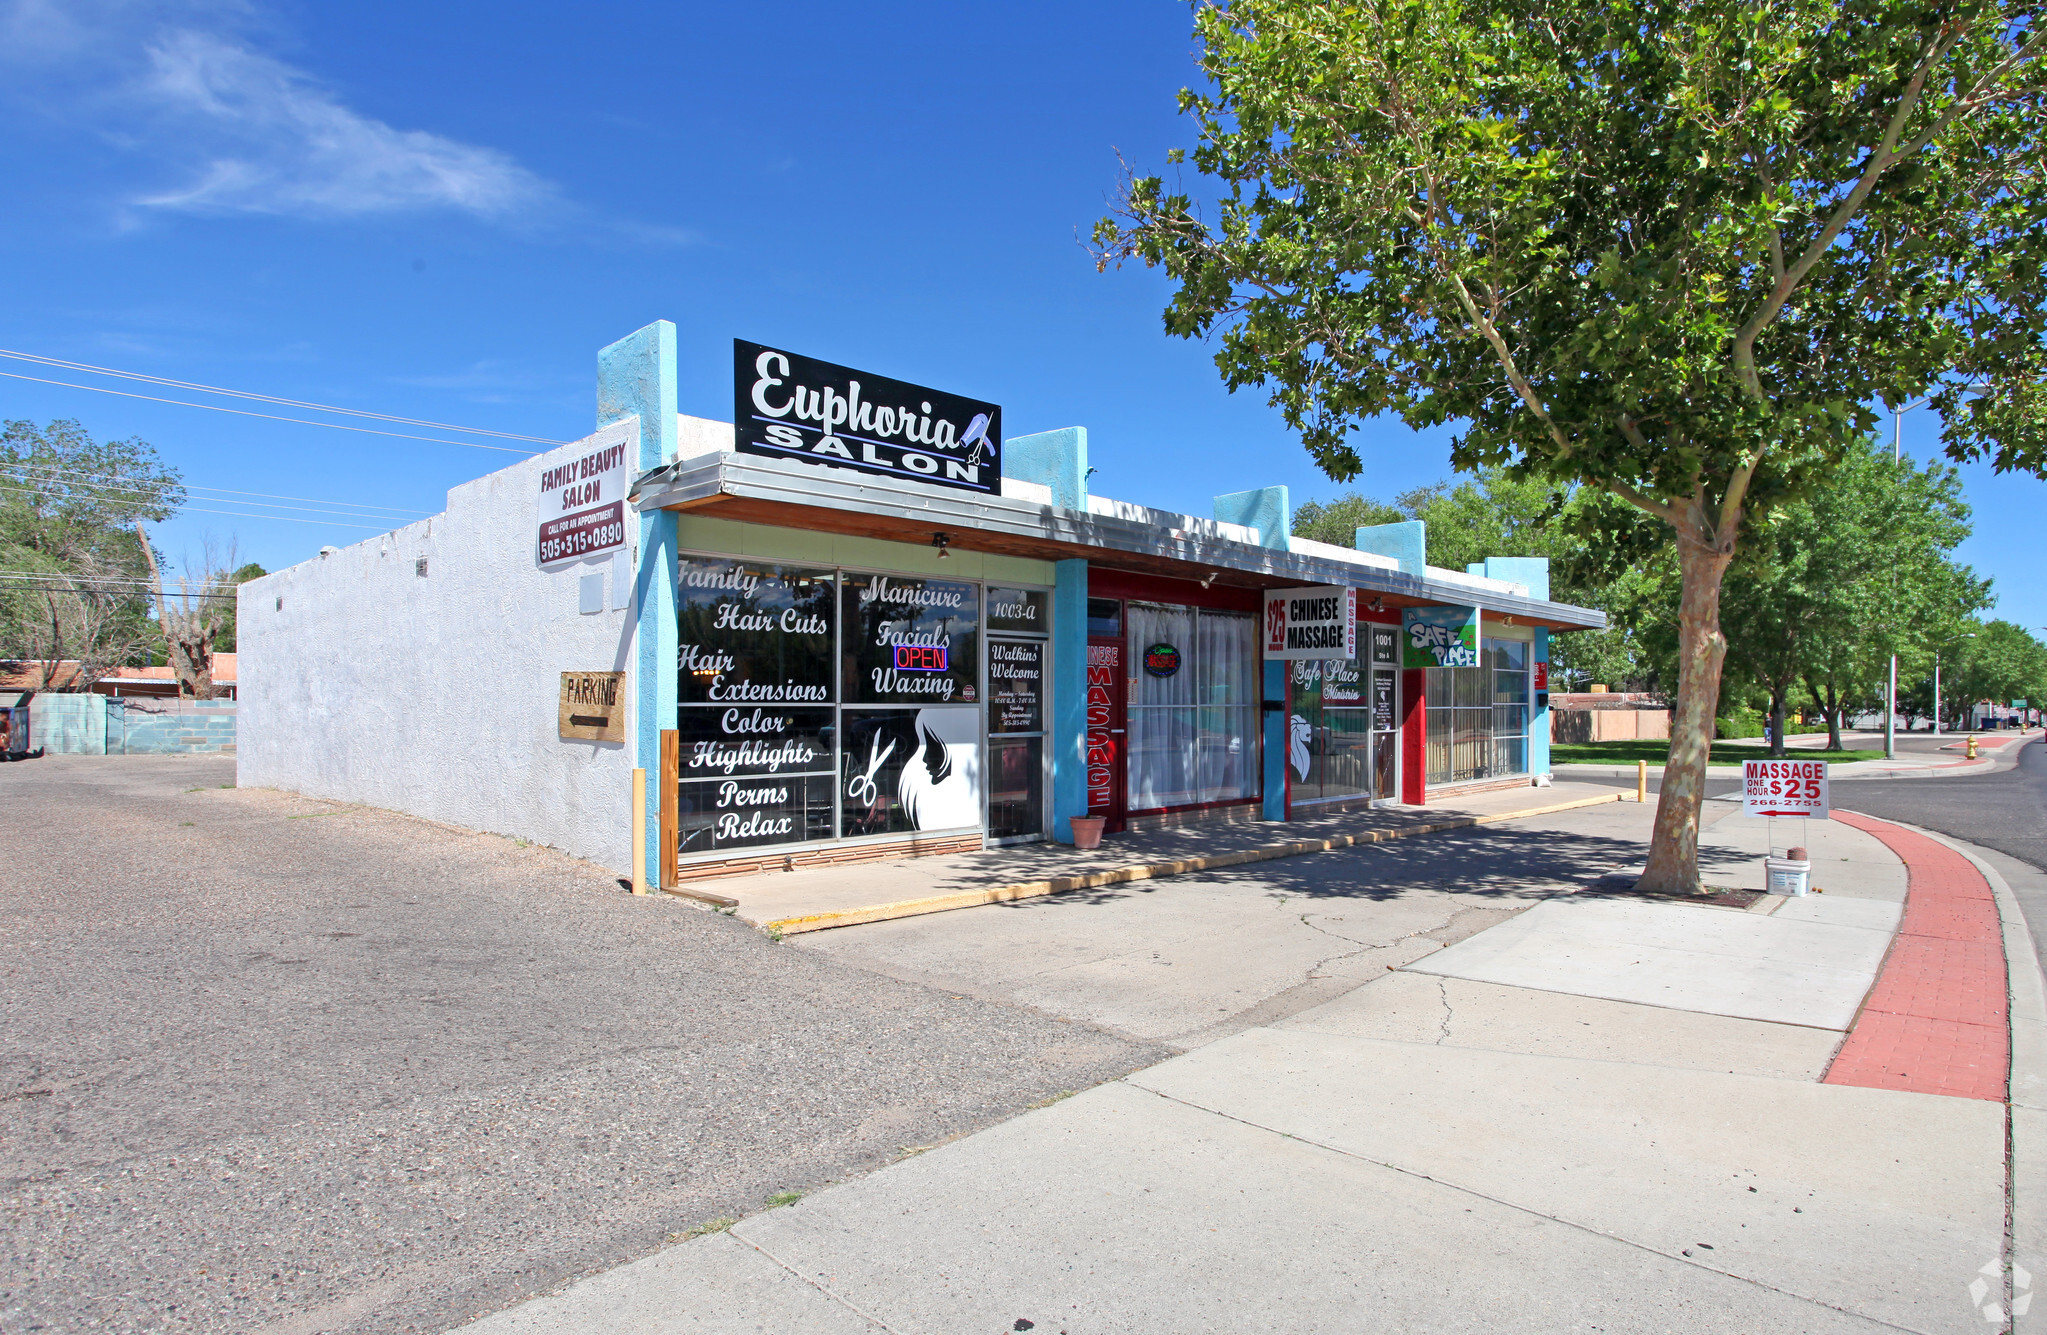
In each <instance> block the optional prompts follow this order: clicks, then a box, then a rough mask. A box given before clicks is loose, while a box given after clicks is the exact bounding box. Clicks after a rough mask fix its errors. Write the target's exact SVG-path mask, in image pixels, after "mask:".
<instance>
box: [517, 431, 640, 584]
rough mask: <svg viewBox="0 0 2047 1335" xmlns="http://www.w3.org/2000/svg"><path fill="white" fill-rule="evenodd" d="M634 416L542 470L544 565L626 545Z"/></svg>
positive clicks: (558, 454) (557, 454) (562, 452)
mask: <svg viewBox="0 0 2047 1335" xmlns="http://www.w3.org/2000/svg"><path fill="white" fill-rule="evenodd" d="M637 439H638V437H637V436H636V435H635V434H634V425H633V423H632V421H630V420H628V421H624V422H618V423H615V424H614V425H612V426H608V427H605V428H604V429H603V430H602V431H599V432H598V433H597V434H595V435H593V436H590V437H588V438H587V439H584V440H580V441H577V442H576V443H575V444H574V445H573V446H570V447H569V448H568V449H565V450H556V451H555V452H554V455H553V457H554V459H555V462H553V463H550V464H549V465H547V466H546V467H545V468H542V469H541V470H540V535H539V556H540V564H542V565H544V566H551V565H555V564H557V563H558V562H562V561H576V560H581V559H582V558H583V557H586V556H598V555H601V554H602V553H604V552H609V551H616V550H617V549H618V548H620V547H623V546H625V493H626V488H627V487H629V486H631V485H632V477H633V470H632V464H633V460H632V456H633V455H634V454H635V453H637V450H636V449H635V442H636V441H637Z"/></svg>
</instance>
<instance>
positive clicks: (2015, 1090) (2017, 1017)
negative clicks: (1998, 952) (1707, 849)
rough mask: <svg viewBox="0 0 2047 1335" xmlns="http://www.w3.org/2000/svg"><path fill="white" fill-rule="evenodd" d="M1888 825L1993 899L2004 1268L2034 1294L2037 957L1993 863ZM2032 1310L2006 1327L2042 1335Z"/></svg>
mask: <svg viewBox="0 0 2047 1335" xmlns="http://www.w3.org/2000/svg"><path fill="white" fill-rule="evenodd" d="M1856 814H1858V815H1860V814H1861V813H1860V812H1858V813H1856ZM1871 819H1875V818H1874V817H1872V818H1871ZM1891 824H1893V825H1897V826H1899V827H1901V828H1903V829H1907V830H1911V831H1913V832H1915V833H1917V834H1923V835H1925V836H1926V837H1927V838H1929V839H1931V840H1934V841H1935V842H1936V843H1940V844H1944V845H1946V846H1947V847H1948V848H1951V849H1953V850H1954V851H1955V852H1957V853H1959V854H1961V855H1962V856H1963V857H1964V858H1967V859H1968V860H1969V862H1970V863H1972V864H1973V865H1974V866H1975V868H1976V870H1977V871H1978V872H1980V873H1981V874H1982V876H1983V879H1984V880H1985V881H1986V882H1988V883H1989V885H1990V891H1991V893H1992V894H1993V895H1994V896H1996V899H1997V910H1998V919H1999V922H2000V925H2001V926H2002V928H2003V938H2004V959H2005V979H2006V988H2007V992H2006V1004H2007V1006H2008V1009H2007V1011H2006V1023H2007V1024H2008V1025H2009V1027H2010V1031H2011V1066H2010V1069H2009V1071H2008V1073H2007V1076H2006V1087H2005V1109H2006V1117H2007V1121H2006V1123H2005V1127H2006V1130H2005V1135H2006V1142H2005V1155H2006V1162H2005V1182H2006V1188H2007V1190H2008V1192H2009V1193H2010V1194H2009V1197H2008V1200H2007V1207H2006V1208H2007V1210H2008V1214H2007V1218H2006V1227H2007V1228H2008V1230H2009V1234H2008V1239H2009V1241H2008V1244H2007V1245H2008V1247H2009V1252H2008V1254H2007V1256H2006V1258H2005V1259H2006V1263H2007V1265H2011V1266H2016V1267H2017V1268H2020V1269H2024V1270H2026V1271H2027V1272H2028V1273H2029V1276H2032V1277H2033V1283H2032V1290H2033V1291H2037V1290H2038V1289H2039V1287H2040V1279H2039V1278H2038V1277H2039V1276H2041V1275H2043V1274H2047V1199H2040V1198H2047V1190H2042V1189H2040V1188H2038V1187H2036V1186H2035V1184H2036V1183H2039V1182H2043V1181H2047V977H2043V976H2042V973H2041V969H2040V956H2039V954H2038V952H2037V950H2036V948H2035V944H2034V940H2033V933H2032V930H2031V928H2030V927H2029V926H2028V925H2027V922H2026V918H2025V914H2024V912H2023V911H2022V910H2021V909H2020V908H2019V902H2018V896H2017V895H2016V893H2014V891H2013V890H2012V887H2011V883H2010V882H2009V881H2007V880H2006V879H2005V877H2004V873H2003V872H2002V871H2001V870H1999V869H1998V867H1997V866H1996V865H1995V864H1993V863H1992V862H1991V861H1990V860H1989V859H1988V858H1986V857H1983V856H1982V855H1981V854H1980V853H1979V852H1978V851H1977V848H1976V846H1975V845H1974V844H1971V843H1968V842H1967V841H1965V840H1961V839H1957V838H1955V837H1953V836H1952V835H1946V834H1942V833H1941V832H1940V831H1938V830H1929V829H1927V828H1925V827H1924V826H1920V825H1913V824H1911V823H1910V822H1907V821H1898V820H1894V821H1891ZM2006 856H2009V855H2006ZM2028 870H2030V868H2028ZM2014 1296H2016V1295H2014ZM2032 1306H2033V1307H2035V1308H2038V1310H2029V1311H2027V1312H2025V1313H2013V1314H2012V1324H2011V1326H2010V1327H2009V1329H2010V1330H2011V1331H2012V1332H2013V1335H2041V1333H2042V1332H2047V1306H2042V1305H2039V1304H2034V1305H2032Z"/></svg>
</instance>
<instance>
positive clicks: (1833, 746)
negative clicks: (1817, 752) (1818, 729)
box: [1820, 682, 1841, 751]
mask: <svg viewBox="0 0 2047 1335" xmlns="http://www.w3.org/2000/svg"><path fill="white" fill-rule="evenodd" d="M1820 712H1821V713H1822V714H1824V715H1826V718H1827V750H1829V751H1838V750H1840V749H1841V692H1840V691H1839V690H1837V689H1836V688H1835V686H1834V683H1832V682H1828V683H1827V698H1826V701H1825V703H1823V704H1822V705H1821V706H1820Z"/></svg>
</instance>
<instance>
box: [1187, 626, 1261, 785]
mask: <svg viewBox="0 0 2047 1335" xmlns="http://www.w3.org/2000/svg"><path fill="white" fill-rule="evenodd" d="M1195 645H1196V648H1197V650H1198V652H1197V654H1196V656H1195V667H1196V669H1197V670H1198V671H1199V673H1200V679H1199V683H1198V686H1199V692H1200V697H1201V708H1200V710H1199V712H1198V714H1197V716H1196V719H1195V724H1194V730H1195V775H1194V779H1195V788H1196V791H1197V794H1198V795H1197V796H1195V797H1194V798H1193V799H1191V800H1193V801H1196V802H1228V801H1234V800H1237V799H1240V798H1246V797H1250V796H1252V795H1254V794H1256V793H1257V792H1258V778H1259V776H1258V697H1259V689H1258V669H1259V661H1258V618H1257V617H1255V616H1251V615H1249V614H1247V613H1243V612H1202V613H1200V614H1199V617H1198V619H1197V621H1196V632H1195Z"/></svg>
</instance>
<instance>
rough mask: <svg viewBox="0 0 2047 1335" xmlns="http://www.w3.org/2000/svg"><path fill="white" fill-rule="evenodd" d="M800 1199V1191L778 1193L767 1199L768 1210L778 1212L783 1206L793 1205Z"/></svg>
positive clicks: (801, 1197) (801, 1196) (801, 1195)
mask: <svg viewBox="0 0 2047 1335" xmlns="http://www.w3.org/2000/svg"><path fill="white" fill-rule="evenodd" d="M802 1199H803V1193H802V1192H800V1191H778V1192H776V1193H775V1194H774V1195H772V1196H770V1197H768V1208H769V1209H770V1210H779V1209H781V1208H782V1207H783V1206H785V1205H794V1204H796V1202H798V1201H800V1200H802Z"/></svg>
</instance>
